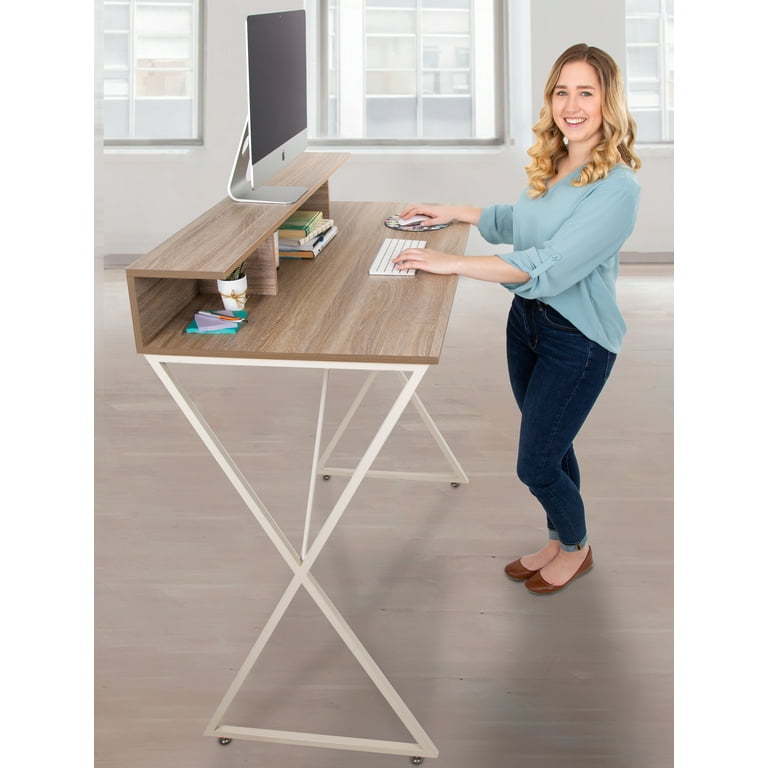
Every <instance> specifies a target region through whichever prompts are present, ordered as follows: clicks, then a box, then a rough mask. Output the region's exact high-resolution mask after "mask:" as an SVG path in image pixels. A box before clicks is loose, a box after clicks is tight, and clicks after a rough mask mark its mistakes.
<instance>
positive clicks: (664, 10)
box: [624, 0, 675, 147]
mask: <svg viewBox="0 0 768 768" xmlns="http://www.w3.org/2000/svg"><path fill="white" fill-rule="evenodd" d="M658 2H659V10H658V12H652V13H651V12H646V13H642V12H634V13H630V12H629V11H628V10H627V11H625V22H624V23H625V25H626V24H627V22H628V21H629V20H630V19H635V20H642V19H646V20H655V21H656V22H657V33H658V34H657V38H656V42H654V43H630V42H629V39H627V41H626V49H627V71H626V88H627V99H628V100H631V93H632V88H631V85H632V83H633V82H635V83H639V84H642V83H643V82H647V80H645V81H644V80H643V79H642V78H637V77H635V78H633V77H631V76H630V73H629V51H630V49H632V48H636V49H639V48H647V47H651V46H655V47H656V48H657V49H658V69H659V80H658V93H659V104H660V106H659V110H658V111H659V112H660V121H661V138H659V139H645V140H644V139H642V138H640V137H638V138H637V140H636V144H637V145H638V146H640V147H651V146H659V147H674V145H675V130H674V125H673V126H672V129H671V130H670V119H672V120H673V119H674V114H675V107H674V104H672V105H671V106H670V104H669V101H670V100H669V90H670V85H669V83H668V74H669V72H672V73H673V78H674V67H670V65H669V61H668V55H667V54H668V50H669V46H670V42H671V41H670V40H669V37H670V36H669V34H668V27H669V23H670V21H671V22H672V23H673V24H674V18H675V13H674V0H658ZM670 6H672V10H671V11H670V10H669V7H670ZM672 34H673V35H674V32H673V33H672ZM643 111H644V110H642V109H635V108H631V109H630V112H631V113H632V115H633V116H635V115H636V113H640V112H643ZM654 111H655V110H654Z"/></svg>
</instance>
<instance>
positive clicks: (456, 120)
mask: <svg viewBox="0 0 768 768" xmlns="http://www.w3.org/2000/svg"><path fill="white" fill-rule="evenodd" d="M423 122H424V125H423V131H424V135H425V136H428V137H430V138H434V139H437V138H441V139H442V138H452V137H458V138H469V137H470V136H472V100H471V99H470V98H455V99H429V98H425V99H424V111H423Z"/></svg>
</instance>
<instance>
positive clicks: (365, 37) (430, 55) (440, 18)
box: [311, 0, 504, 145]
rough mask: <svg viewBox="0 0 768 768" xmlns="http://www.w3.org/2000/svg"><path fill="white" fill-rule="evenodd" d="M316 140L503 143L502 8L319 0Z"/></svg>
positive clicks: (483, 2) (485, 0) (460, 2)
mask: <svg viewBox="0 0 768 768" xmlns="http://www.w3.org/2000/svg"><path fill="white" fill-rule="evenodd" d="M315 5H316V6H317V20H316V25H317V29H318V50H319V54H320V55H319V60H320V61H322V62H324V63H323V65H322V66H321V68H320V69H321V72H320V73H319V74H318V77H317V80H316V83H315V92H316V93H317V95H318V102H317V105H316V114H315V116H314V120H313V121H312V130H311V136H312V138H313V139H321V140H323V142H324V143H326V142H327V140H329V139H330V140H331V143H332V141H333V140H339V141H340V142H354V143H361V144H365V143H371V144H387V143H393V144H394V143H397V144H400V145H402V144H408V143H412V144H427V143H429V144H436V143H437V144H440V143H450V144H456V143H466V144H475V143H477V144H490V143H499V142H500V141H501V138H502V132H503V124H502V119H501V118H502V115H503V99H502V97H501V95H500V94H501V90H500V86H501V84H502V69H501V67H502V65H503V60H504V57H503V55H502V52H501V50H502V49H501V45H500V43H499V32H500V31H501V29H502V25H501V20H500V17H501V3H500V2H497V1H496V0H319V1H318V2H317V3H316V4H315Z"/></svg>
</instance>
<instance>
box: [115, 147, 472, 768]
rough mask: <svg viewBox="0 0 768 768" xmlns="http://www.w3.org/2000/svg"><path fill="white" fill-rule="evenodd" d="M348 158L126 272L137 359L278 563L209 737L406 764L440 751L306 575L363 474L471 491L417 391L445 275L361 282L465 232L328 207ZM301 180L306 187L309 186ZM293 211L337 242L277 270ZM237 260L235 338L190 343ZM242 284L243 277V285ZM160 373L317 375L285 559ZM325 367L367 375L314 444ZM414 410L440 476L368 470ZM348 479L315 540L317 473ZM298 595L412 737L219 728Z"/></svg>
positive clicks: (270, 524)
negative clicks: (362, 419) (383, 390)
mask: <svg viewBox="0 0 768 768" xmlns="http://www.w3.org/2000/svg"><path fill="white" fill-rule="evenodd" d="M345 160H346V155H344V154H343V153H305V156H304V157H303V158H300V159H299V161H297V162H296V163H295V164H294V165H293V166H292V167H289V169H287V170H286V171H285V172H283V173H282V174H280V175H279V176H277V177H275V179H274V180H273V181H272V182H271V183H273V184H275V183H278V184H280V183H282V184H288V183H291V182H293V183H302V184H303V185H304V186H307V185H308V186H309V191H308V193H307V195H305V197H304V198H302V199H301V200H299V201H298V202H297V203H296V204H294V205H292V206H275V205H257V204H249V203H235V202H233V201H230V200H223V201H221V202H220V203H219V204H218V205H216V206H214V207H213V208H211V209H209V210H208V211H206V212H205V213H204V214H203V215H202V216H200V217H198V219H196V220H195V221H193V222H192V223H191V224H189V225H188V226H187V227H185V228H184V229H182V230H181V231H180V232H179V233H177V234H176V235H174V236H173V237H171V238H170V239H169V240H168V241H166V242H165V243H163V244H161V245H160V246H159V247H158V248H156V249H155V250H154V251H152V252H150V253H149V254H147V255H146V256H144V257H142V258H141V259H139V260H137V261H136V262H134V263H133V264H132V265H131V266H130V267H128V269H127V270H126V277H127V280H128V292H129V298H130V302H131V312H132V318H133V323H134V333H135V339H136V349H137V351H138V352H139V353H141V354H143V355H144V356H145V358H146V360H147V362H148V363H149V365H150V366H151V368H152V370H153V371H154V372H155V373H156V374H157V376H158V378H159V379H160V381H161V382H162V383H163V384H164V386H165V387H166V389H167V390H168V392H169V393H170V395H171V397H172V398H173V399H174V401H175V402H176V404H177V405H178V407H179V408H180V410H181V411H182V413H183V414H184V415H185V416H186V418H187V419H188V420H189V422H190V424H191V425H192V427H193V428H194V430H195V431H196V432H197V434H198V436H199V437H200V439H201V440H202V442H203V443H204V445H205V446H206V448H207V449H208V451H209V452H210V453H211V455H212V456H213V458H214V459H215V460H216V462H217V463H218V464H219V466H220V467H221V469H222V470H223V472H224V474H225V475H226V477H227V478H228V479H229V481H230V483H231V484H232V486H233V487H234V489H235V490H236V491H237V493H238V494H239V495H240V497H241V498H242V499H243V501H244V502H245V504H246V506H247V507H248V509H249V510H250V511H251V513H252V514H253V516H254V517H255V518H256V520H257V521H258V522H259V524H260V525H261V527H262V529H263V530H264V532H265V533H266V535H267V536H268V538H269V539H270V541H271V543H272V544H273V545H274V547H275V549H276V550H277V551H278V552H279V554H280V555H281V556H282V558H283V559H284V560H285V562H286V564H287V565H288V567H289V569H290V570H291V572H292V576H291V580H290V583H289V584H288V586H287V587H286V589H285V592H284V593H283V595H282V597H281V598H280V599H279V601H278V603H277V605H276V606H275V608H274V611H273V612H272V614H271V616H270V617H269V619H268V620H267V622H266V624H265V625H264V627H263V629H262V631H261V633H260V634H259V636H258V638H257V640H256V642H255V644H254V645H253V647H252V649H251V651H250V652H249V654H248V656H247V657H246V659H245V661H244V663H243V665H242V667H241V668H240V670H239V671H238V673H237V674H236V676H235V678H234V680H233V681H232V683H231V685H230V687H229V689H228V690H227V692H226V694H225V696H224V698H223V699H222V701H221V702H220V704H219V706H218V708H217V709H216V711H215V713H214V714H213V716H212V718H211V720H210V722H209V724H208V726H207V728H206V730H205V734H206V735H212V736H216V737H218V739H219V741H220V743H222V744H227V743H229V742H230V741H231V739H250V740H256V741H269V742H277V743H284V744H298V745H304V746H315V747H328V748H335V749H346V750H358V751H367V752H378V753H384V754H395V755H408V756H411V761H412V762H413V763H415V764H418V763H420V762H422V760H423V759H424V757H437V755H438V750H437V747H436V746H435V744H434V743H433V742H432V740H431V739H430V738H429V736H428V735H427V733H426V732H425V731H424V729H423V728H422V727H421V725H420V724H419V723H418V721H417V720H416V718H415V717H414V716H413V714H412V713H411V712H410V710H409V709H408V707H407V706H406V704H405V702H404V701H403V700H402V699H401V697H400V696H399V695H398V693H397V692H396V691H395V689H394V688H393V687H392V685H391V684H390V682H389V681H388V680H387V678H386V677H385V676H384V674H383V673H382V671H381V670H380V669H379V667H378V666H377V665H376V662H375V661H374V660H373V658H372V657H371V656H370V654H369V653H368V652H367V651H366V649H365V647H364V646H363V644H362V643H361V642H360V640H359V639H358V638H357V636H356V635H355V634H354V632H353V631H352V629H351V627H350V626H349V625H348V624H347V622H346V621H345V620H344V617H343V616H342V615H341V613H340V612H339V610H338V609H337V608H336V607H335V606H334V604H333V603H332V601H331V600H330V598H329V597H328V595H327V594H326V593H325V592H324V591H323V589H322V587H321V586H320V584H319V583H318V582H317V580H316V579H315V577H314V576H313V575H312V573H311V568H312V566H313V564H314V562H315V561H316V559H317V558H318V556H319V555H320V553H321V551H322V549H323V547H324V546H325V544H326V543H327V541H328V540H329V538H330V536H331V534H332V532H333V530H334V528H335V527H336V525H337V523H338V522H339V520H340V519H341V516H342V515H343V513H344V511H345V510H346V509H347V507H348V506H349V504H350V502H351V500H352V498H353V496H354V494H355V492H356V490H357V489H358V487H359V485H360V483H361V482H362V480H363V479H364V478H365V477H390V478H392V479H399V478H412V479H419V480H430V481H440V482H450V483H451V484H453V485H458V484H460V483H466V482H468V479H467V476H466V474H465V473H464V471H463V470H462V468H461V466H460V465H459V462H458V461H457V459H456V457H455V456H454V455H453V453H452V452H451V450H450V448H449V446H448V445H447V443H446V441H445V439H444V438H443V436H442V435H441V433H440V431H439V430H438V428H437V426H436V425H435V423H434V421H433V420H432V419H431V417H430V415H429V413H428V412H427V409H426V408H425V406H424V404H423V403H422V402H421V400H420V399H419V397H418V395H417V394H416V389H417V387H418V385H419V383H420V382H421V380H422V379H423V377H424V375H425V374H426V372H427V370H428V369H429V367H430V366H432V365H436V364H437V363H438V362H439V360H440V352H441V349H442V345H443V339H444V335H445V331H446V327H447V324H448V319H449V315H450V310H451V305H452V302H453V297H454V294H455V290H456V283H457V278H456V276H453V275H451V276H443V275H430V274H426V273H417V275H416V276H415V277H394V276H393V277H373V276H370V275H368V267H369V265H370V263H371V262H372V260H373V258H374V256H375V254H376V252H377V250H378V248H379V246H380V244H381V241H382V240H383V239H384V238H385V237H406V238H410V239H423V240H427V243H428V246H429V247H434V248H436V249H439V250H445V251H450V252H463V250H464V247H465V245H466V239H467V234H468V226H467V225H465V224H453V225H452V226H450V227H448V228H447V229H443V230H437V231H433V232H420V233H413V234H410V233H405V232H397V231H394V230H391V229H387V228H385V227H384V226H383V221H384V219H385V218H386V217H387V216H389V215H391V214H392V213H396V212H397V211H400V210H403V208H404V204H403V203H338V202H337V203H331V201H330V196H329V194H328V177H329V176H330V175H331V173H332V172H333V170H335V169H336V168H337V167H338V166H339V165H340V164H341V163H342V162H344V161H345ZM308 182H309V183H308ZM299 208H304V209H319V210H322V211H323V213H324V215H325V216H329V217H331V218H333V219H334V221H335V222H336V224H337V226H338V228H339V234H338V235H337V236H336V237H335V238H334V239H333V241H331V242H330V243H329V244H328V245H327V246H326V247H325V249H324V250H323V251H321V253H320V255H319V256H318V257H317V258H316V259H314V260H287V259H283V260H282V261H280V262H279V266H278V264H277V260H276V253H275V249H276V237H275V234H274V233H275V231H276V229H278V228H279V224H280V222H281V221H283V220H284V219H285V218H286V217H287V216H288V215H290V213H292V212H293V211H294V210H297V209H299ZM243 260H245V261H246V262H247V274H248V280H249V288H248V302H247V305H246V309H247V310H248V322H247V324H244V327H241V328H240V329H239V330H238V332H237V333H236V334H235V335H208V336H205V335H199V334H187V333H185V332H184V328H185V326H186V325H187V323H188V322H189V320H190V319H191V317H192V315H193V313H194V311H195V310H197V309H202V308H209V309H210V308H217V307H218V306H219V305H220V300H219V297H218V295H217V294H216V288H215V279H216V278H217V277H223V276H224V275H225V274H227V273H228V272H229V271H231V269H233V268H234V266H236V265H237V264H238V263H240V262H241V261H243ZM252 278H253V279H252ZM170 365H240V366H253V367H264V366H272V367H284V368H301V369H307V368H310V369H320V370H322V372H323V377H322V385H321V388H320V393H319V410H318V419H317V430H316V435H315V445H314V453H313V460H312V467H311V472H310V482H309V493H308V500H307V508H306V513H305V526H304V537H303V541H302V545H301V549H300V551H298V550H296V549H295V548H294V546H293V545H292V544H291V542H290V541H289V540H288V538H287V537H286V535H285V534H284V533H283V531H282V530H281V529H280V527H279V526H278V524H277V523H276V521H275V520H274V518H273V517H272V516H271V515H270V513H269V511H268V510H267V508H266V507H265V506H264V504H263V503H262V501H261V500H260V499H259V497H258V496H257V494H256V492H255V491H254V489H253V488H252V487H251V485H250V484H249V482H248V480H247V479H246V478H245V476H244V475H243V473H242V472H241V470H240V469H239V467H238V466H237V464H236V463H235V461H234V460H233V458H232V456H231V455H230V454H229V453H228V452H227V450H226V448H225V447H224V445H223V444H222V442H221V441H220V439H219V438H218V437H217V435H216V434H215V433H214V431H213V430H212V429H211V427H210V425H209V424H208V423H207V422H206V420H205V418H204V417H203V415H202V413H201V412H200V411H199V409H198V408H197V406H196V404H195V403H194V401H193V400H192V398H191V397H190V396H189V395H188V394H187V393H186V392H185V391H184V389H183V388H182V386H181V384H180V383H179V382H178V381H177V379H176V378H175V377H174V375H173V373H172V371H171V370H170V367H169V366H170ZM331 370H342V371H343V370H353V371H366V372H367V373H368V375H367V378H366V379H365V382H364V384H363V386H362V388H361V390H360V392H359V393H358V395H357V396H356V398H355V399H354V400H353V402H352V403H351V405H350V407H349V410H348V411H347V413H346V415H345V416H344V418H343V419H342V421H341V423H340V424H339V426H338V429H337V431H336V433H335V434H334V435H333V436H332V437H331V439H330V441H328V443H327V444H326V446H325V448H323V423H324V414H325V406H326V399H327V394H328V384H329V372H330V371H331ZM387 372H390V373H393V374H394V375H396V376H397V377H398V378H399V379H400V380H401V385H402V386H401V389H400V391H399V393H398V395H397V396H396V398H395V400H394V402H393V403H392V405H391V406H390V409H389V411H388V413H387V414H386V416H385V418H384V420H383V421H382V423H381V425H380V426H379V428H378V430H377V431H376V433H375V435H374V437H373V439H372V440H371V442H370V445H369V446H368V448H367V449H366V450H365V451H364V452H363V454H362V456H361V457H360V459H359V462H358V464H357V465H356V466H355V467H334V466H331V465H330V464H329V461H330V457H331V455H332V452H333V449H334V447H335V446H336V444H337V443H338V441H339V439H340V438H341V435H342V434H343V433H344V430H345V429H346V428H347V427H348V426H349V424H350V422H351V421H352V419H353V417H354V414H355V413H356V412H357V410H358V409H359V407H360V406H361V404H362V402H363V400H364V397H365V395H366V393H367V391H368V390H369V388H370V386H371V384H372V383H373V380H374V378H375V377H376V376H377V375H378V374H380V373H387ZM409 403H411V404H413V405H414V406H415V408H416V410H417V411H418V413H419V415H420V417H421V419H422V421H423V423H424V425H425V427H426V429H427V430H428V431H429V432H430V433H431V435H432V436H433V438H434V440H435V442H436V444H437V446H438V447H439V449H440V450H441V452H442V454H443V456H444V457H445V459H446V462H447V464H448V468H449V471H447V472H442V473H440V472H428V473H427V472H397V471H375V470H372V469H371V466H372V464H373V462H374V460H375V458H376V456H377V455H378V454H379V451H380V450H381V448H382V446H383V445H384V443H385V441H386V440H387V438H388V436H389V435H390V433H391V432H392V430H393V428H394V427H395V425H396V423H397V421H398V419H399V418H400V415H401V414H402V412H403V410H404V409H405V408H406V406H407V405H408V404H409ZM331 475H344V476H348V477H349V480H348V481H347V483H346V485H345V487H344V489H343V491H342V492H341V494H340V496H339V498H338V500H337V501H336V503H335V505H334V507H333V508H332V510H331V512H330V513H329V515H328V517H327V519H326V520H325V522H324V523H323V525H322V526H321V527H320V528H319V530H318V532H317V534H316V536H315V537H314V539H313V540H311V541H310V536H309V531H310V521H311V515H312V507H313V500H314V493H315V483H316V480H317V478H318V477H323V478H325V479H327V478H328V477H329V476H331ZM302 587H303V588H304V589H305V590H306V591H307V593H308V594H309V595H310V597H311V598H312V600H313V601H314V602H315V604H316V605H317V606H318V608H319V609H320V610H321V612H322V613H323V615H324V616H325V617H326V619H327V620H328V622H329V623H330V624H331V626H332V627H333V628H334V630H335V631H336V632H337V633H338V635H339V637H340V638H341V639H342V641H343V642H344V643H345V644H346V646H347V647H348V648H349V650H350V651H351V653H352V654H353V656H354V657H355V659H356V660H357V662H358V663H359V664H360V666H361V667H362V668H363V670H364V671H365V672H366V674H367V675H368V677H369V678H370V680H371V681H372V682H373V684H374V685H375V686H376V688H377V689H378V690H379V692H380V693H381V694H382V695H383V697H384V698H385V700H386V701H387V702H388V704H389V706H390V707H391V708H392V710H393V711H394V712H395V714H397V716H398V717H399V719H400V721H401V722H402V723H403V725H404V726H405V727H406V728H407V730H408V731H409V733H410V734H411V736H412V737H413V739H414V741H413V742H412V743H411V742H399V741H384V740H377V739H367V738H366V739H362V738H353V737H346V736H334V735H328V734H317V733H304V732H295V731H283V730H273V729H262V728H256V727H245V726H242V725H231V724H227V723H226V714H227V710H228V709H229V707H230V705H231V704H232V702H233V700H234V699H235V697H236V695H237V693H238V691H239V690H240V688H241V686H242V685H243V683H244V682H245V679H246V677H247V675H248V674H249V672H250V671H251V669H252V668H253V666H254V664H255V663H256V661H257V660H258V658H259V655H260V654H261V652H262V651H263V649H264V647H265V646H266V645H267V643H268V641H269V639H270V637H271V635H272V634H273V632H274V630H275V628H276V627H277V625H278V624H279V622H280V621H281V619H282V617H283V616H284V614H285V612H286V610H287V608H288V606H289V605H290V603H291V601H292V599H293V598H294V596H295V595H296V593H297V592H298V590H299V589H300V588H302Z"/></svg>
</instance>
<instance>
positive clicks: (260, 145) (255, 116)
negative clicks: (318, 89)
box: [246, 11, 307, 163]
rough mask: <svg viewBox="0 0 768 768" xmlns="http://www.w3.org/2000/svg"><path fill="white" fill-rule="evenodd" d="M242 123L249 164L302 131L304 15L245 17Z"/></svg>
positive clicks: (304, 112) (304, 116)
mask: <svg viewBox="0 0 768 768" xmlns="http://www.w3.org/2000/svg"><path fill="white" fill-rule="evenodd" d="M246 22H247V24H246V27H247V53H248V121H249V134H250V142H251V162H252V163H255V162H256V161H258V160H259V159H260V158H262V157H265V156H266V155H268V154H269V153H270V152H272V151H274V150H275V149H277V148H278V147H279V146H280V145H281V144H283V143H285V142H286V141H287V140H288V139H290V138H292V137H293V136H295V135H296V134H297V133H299V132H300V131H303V130H306V128H307V51H306V20H305V12H304V11H285V12H282V13H265V14H258V15H253V16H248V17H247V20H246Z"/></svg>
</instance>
